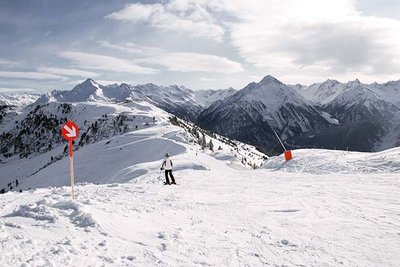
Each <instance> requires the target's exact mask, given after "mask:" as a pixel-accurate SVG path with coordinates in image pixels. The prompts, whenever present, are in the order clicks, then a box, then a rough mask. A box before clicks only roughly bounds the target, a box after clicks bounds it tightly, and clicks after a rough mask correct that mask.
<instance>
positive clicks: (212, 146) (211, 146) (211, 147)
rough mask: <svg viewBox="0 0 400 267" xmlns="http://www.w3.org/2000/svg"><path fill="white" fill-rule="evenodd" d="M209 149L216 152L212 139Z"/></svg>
mask: <svg viewBox="0 0 400 267" xmlns="http://www.w3.org/2000/svg"><path fill="white" fill-rule="evenodd" d="M208 148H209V149H210V150H211V151H213V152H214V144H213V142H212V139H210V142H209V143H208Z"/></svg>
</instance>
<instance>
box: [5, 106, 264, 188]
mask: <svg viewBox="0 0 400 267" xmlns="http://www.w3.org/2000/svg"><path fill="white" fill-rule="evenodd" d="M171 118H173V117H172V115H171V114H169V113H167V112H165V111H163V110H162V109H159V108H157V107H156V106H155V105H153V104H151V103H149V102H146V101H142V100H139V101H136V100H133V101H130V102H119V103H109V102H97V101H87V102H77V103H58V102H50V103H46V104H38V105H33V106H28V107H26V108H24V109H22V110H21V111H20V112H19V114H18V115H16V116H14V117H13V118H12V119H11V120H10V121H8V122H7V123H5V125H4V127H3V128H2V129H0V171H1V174H2V175H1V177H0V189H1V188H5V189H6V191H8V190H9V189H11V188H10V187H9V186H8V187H6V185H8V184H9V183H11V182H12V181H15V180H16V179H18V180H19V187H17V188H15V184H14V185H13V187H14V189H16V190H20V189H23V190H26V189H28V188H36V187H45V186H55V185H62V184H64V183H66V182H67V180H65V181H64V182H62V181H61V180H57V179H56V178H53V179H50V180H48V179H44V178H43V177H49V176H50V175H51V173H54V172H62V174H61V173H60V175H57V177H64V174H65V172H68V168H64V167H65V166H63V164H65V162H66V161H67V160H68V159H67V154H68V147H67V146H66V145H67V143H66V142H65V141H64V140H63V139H62V137H61V134H60V132H61V126H62V125H63V124H64V123H65V122H66V121H67V119H71V120H73V121H74V122H76V123H77V124H78V125H79V127H80V136H79V138H78V139H77V140H76V142H75V150H78V152H79V153H76V154H77V159H78V160H79V161H82V162H87V164H86V163H85V164H82V165H81V167H77V171H78V172H79V173H80V175H79V176H78V178H77V181H78V182H93V183H106V182H116V181H118V182H119V181H126V180H127V179H132V178H134V177H136V176H138V175H140V174H143V173H144V172H146V167H144V166H142V167H138V169H135V170H133V169H131V170H130V171H127V173H125V174H122V173H121V172H118V170H122V169H125V168H128V167H129V166H130V165H132V164H140V163H143V162H147V161H153V160H157V159H161V158H162V155H164V154H165V153H166V152H169V153H172V154H175V153H180V152H182V151H183V149H184V147H183V146H181V145H178V144H175V141H179V142H182V143H184V144H187V146H189V147H190V148H191V149H195V150H197V151H202V149H205V150H213V151H214V152H210V154H212V155H213V156H214V157H217V158H220V159H221V160H225V161H231V162H232V164H235V165H236V166H237V167H239V168H254V167H256V166H257V167H259V166H261V164H262V163H263V161H264V160H265V159H266V156H265V155H264V154H263V153H261V152H258V151H257V150H256V149H255V148H254V147H252V146H248V145H245V144H243V143H240V142H237V141H231V140H229V139H226V138H224V137H221V136H217V135H215V134H212V133H209V132H207V131H204V130H202V129H200V128H199V127H197V126H195V125H193V124H191V123H189V122H186V121H183V120H180V119H178V118H173V119H171ZM210 142H211V143H210ZM185 149H186V148H185ZM90 162H91V163H90ZM110 162H114V164H113V165H112V166H113V167H112V168H111V167H110V166H108V164H109V163H110ZM93 164H94V165H93ZM188 164H189V163H188ZM93 166H96V167H95V168H96V169H97V170H100V169H101V168H103V167H104V166H105V169H103V170H102V171H101V172H99V173H97V174H96V176H93V175H92V173H93ZM138 166H139V165H138ZM117 174H118V175H117ZM112 177H115V180H110V179H113V178H112ZM36 179H37V180H36ZM60 179H61V178H60Z"/></svg>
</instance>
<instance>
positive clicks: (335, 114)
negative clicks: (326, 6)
mask: <svg viewBox="0 0 400 267" xmlns="http://www.w3.org/2000/svg"><path fill="white" fill-rule="evenodd" d="M24 99H29V101H28V102H24V103H21V104H20V105H22V106H23V105H27V104H29V103H32V102H34V101H35V100H36V99H37V100H36V101H35V102H34V105H38V104H45V103H50V102H61V103H77V102H85V101H89V102H126V101H146V102H149V103H151V104H153V105H155V106H157V107H159V108H161V109H164V110H165V111H167V112H169V113H172V114H174V115H176V116H178V117H180V118H182V119H185V120H188V121H191V122H193V123H196V124H198V125H199V126H200V127H203V128H205V129H208V130H210V131H212V132H215V133H218V134H221V135H224V136H227V137H229V138H232V139H236V140H239V141H242V142H246V143H249V144H252V145H255V146H257V147H259V148H260V149H263V150H265V151H268V152H270V153H273V152H281V151H282V148H281V146H280V144H279V142H278V140H277V138H276V135H275V133H274V132H276V133H277V134H278V135H279V136H280V137H281V139H282V140H283V143H284V145H285V146H286V147H287V148H288V149H293V148H307V147H318V148H330V149H342V150H355V151H379V150H383V149H387V148H391V147H395V146H399V145H400V133H399V129H400V81H391V82H387V83H383V84H378V83H372V84H363V83H361V82H360V81H359V80H355V81H350V82H347V83H341V82H339V81H336V80H327V81H325V82H322V83H315V84H312V85H310V86H304V85H300V84H296V85H289V84H284V83H282V82H281V81H279V80H278V79H276V78H274V77H272V76H270V75H267V76H266V77H264V78H263V79H262V80H261V81H259V82H252V83H250V84H248V85H247V86H245V87H244V88H243V89H241V90H235V89H233V88H229V89H221V90H200V91H193V90H190V89H188V88H186V87H184V86H177V85H172V86H158V85H155V84H152V83H149V84H144V85H128V84H125V83H122V84H111V85H106V86H104V85H101V84H99V83H97V82H96V81H94V80H92V79H87V80H86V81H84V82H83V83H81V84H78V85H77V86H75V87H74V88H73V89H72V90H67V91H60V90H54V91H52V92H50V93H47V94H44V95H41V96H40V97H38V96H37V95H33V96H32V97H29V96H25V97H24ZM14 100H15V97H14ZM0 101H1V98H0ZM3 102H4V101H3ZM17 102H18V101H17ZM13 105H16V106H18V104H17V103H15V101H14V102H13Z"/></svg>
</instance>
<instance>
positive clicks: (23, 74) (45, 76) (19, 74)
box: [0, 71, 65, 80]
mask: <svg viewBox="0 0 400 267" xmlns="http://www.w3.org/2000/svg"><path fill="white" fill-rule="evenodd" d="M0 77H3V78H9V79H27V80H65V77H63V76H60V75H55V74H51V73H44V72H33V71H0Z"/></svg>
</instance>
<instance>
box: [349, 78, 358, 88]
mask: <svg viewBox="0 0 400 267" xmlns="http://www.w3.org/2000/svg"><path fill="white" fill-rule="evenodd" d="M347 84H348V85H350V86H354V85H360V84H361V82H360V80H359V79H355V80H354V81H349V82H348V83H347Z"/></svg>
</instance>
